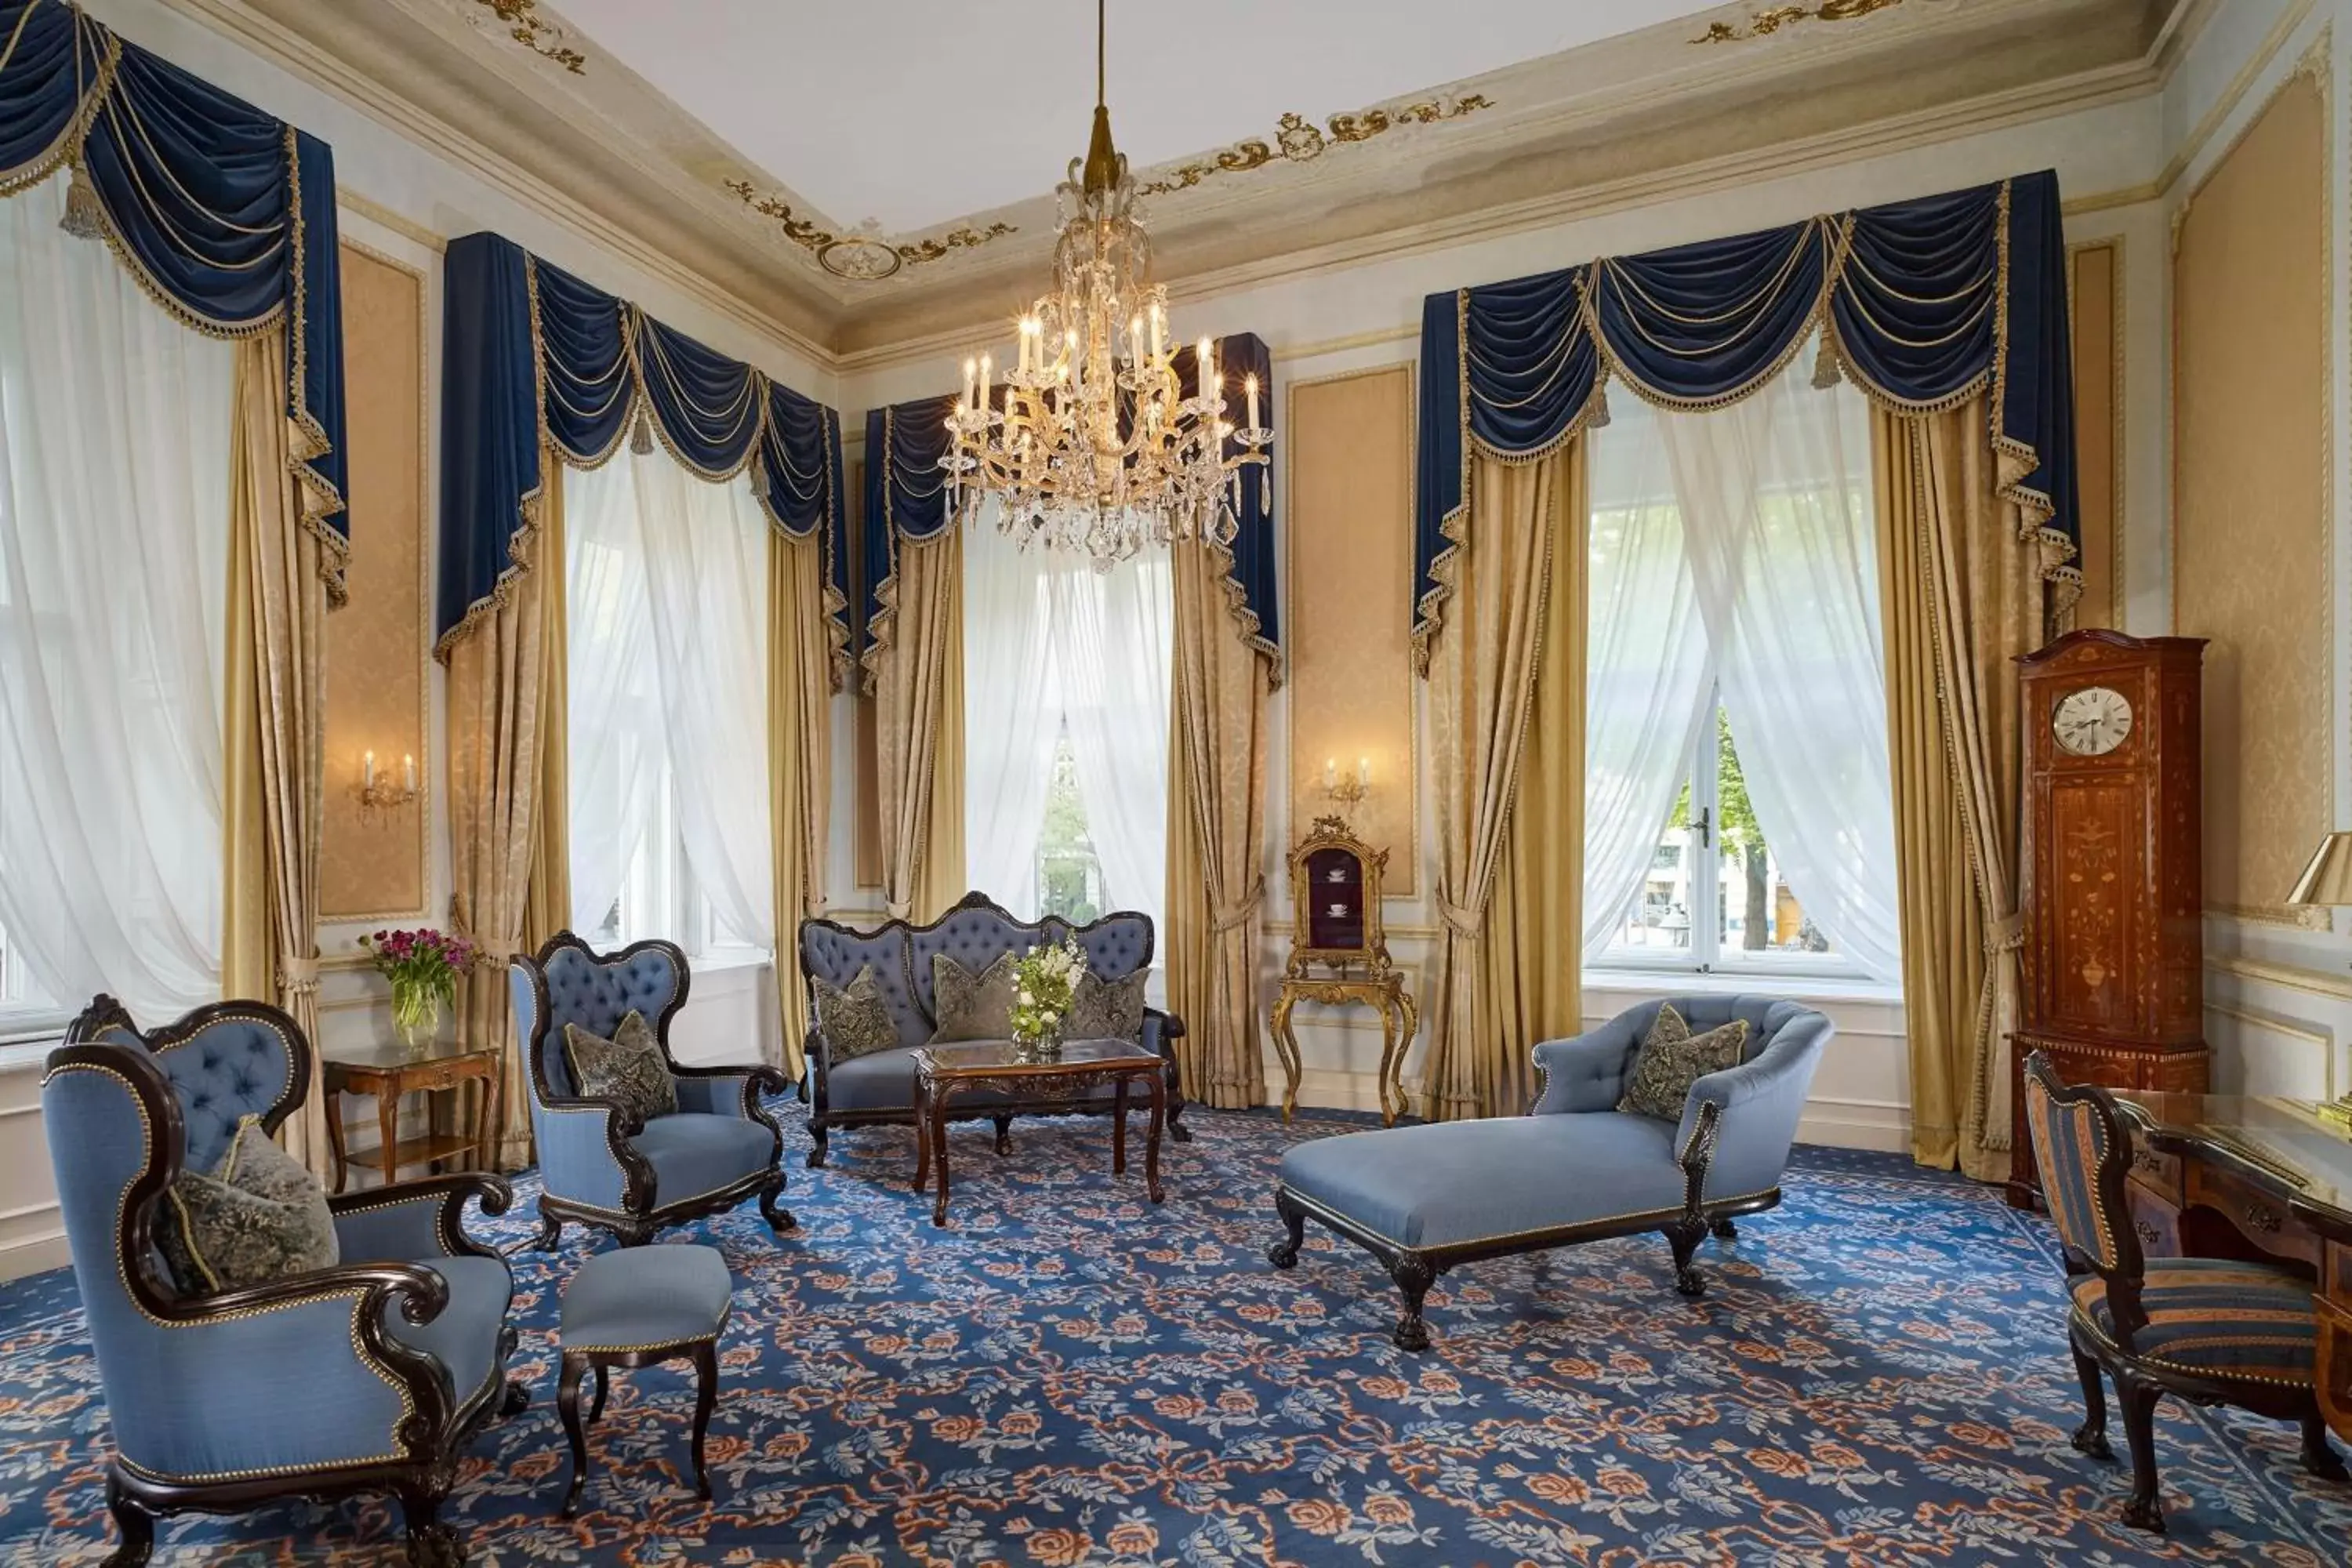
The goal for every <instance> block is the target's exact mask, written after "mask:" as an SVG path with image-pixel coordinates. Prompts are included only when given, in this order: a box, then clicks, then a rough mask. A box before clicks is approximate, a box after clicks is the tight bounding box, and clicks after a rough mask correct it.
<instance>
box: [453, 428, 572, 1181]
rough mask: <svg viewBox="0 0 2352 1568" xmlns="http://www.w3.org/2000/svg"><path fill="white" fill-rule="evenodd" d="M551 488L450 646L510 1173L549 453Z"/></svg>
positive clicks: (518, 1139) (535, 782)
mask: <svg viewBox="0 0 2352 1568" xmlns="http://www.w3.org/2000/svg"><path fill="white" fill-rule="evenodd" d="M540 476H541V480H540V482H541V490H540V492H539V493H538V494H535V495H532V496H530V497H527V498H526V499H525V500H524V501H523V521H522V526H521V527H520V529H519V530H517V531H516V533H515V535H514V540H513V542H512V543H511V544H510V545H509V558H510V561H511V564H510V565H509V567H508V569H507V571H506V573H505V574H504V575H502V576H501V577H500V578H499V586H498V591H497V595H496V596H495V597H494V598H493V600H492V601H491V602H490V604H489V605H488V606H487V607H486V608H484V609H483V610H482V611H481V612H480V613H478V615H476V616H473V617H472V618H471V619H470V620H469V621H468V623H467V625H466V626H464V627H463V628H461V629H460V631H459V632H458V634H457V637H456V638H455V639H454V640H453V641H452V642H450V643H449V644H447V645H446V649H445V657H446V660H447V663H448V671H449V674H448V693H449V701H448V710H449V871H450V880H451V883H452V892H451V897H450V913H451V915H452V917H453V921H454V923H455V924H456V926H457V930H458V931H460V932H461V933H463V934H464V935H465V936H467V938H469V939H470V940H471V941H472V942H474V943H475V944H476V945H477V946H478V948H479V949H480V952H481V957H480V959H479V960H478V963H476V965H475V968H474V971H473V973H471V974H469V975H467V977H466V978H465V979H464V980H463V981H462V982H461V983H460V984H459V985H458V988H457V1018H458V1028H459V1030H460V1031H461V1036H462V1037H463V1038H464V1039H465V1040H466V1041H467V1044H468V1045H470V1046H472V1047H474V1048H476V1049H484V1048H490V1049H495V1050H497V1051H498V1052H499V1055H500V1058H501V1059H502V1060H503V1061H504V1062H505V1064H506V1078H505V1084H504V1089H505V1094H504V1105H505V1119H506V1126H505V1128H504V1130H503V1135H502V1137H501V1139H500V1142H499V1162H498V1163H499V1167H500V1168H501V1169H505V1170H512V1169H515V1168H517V1167H519V1166H521V1165H524V1164H528V1163H530V1092H529V1089H528V1086H527V1085H526V1083H525V1082H524V1075H523V1064H522V1058H521V1054H520V1048H519V1042H518V1041H517V1040H516V1038H515V1031H514V1013H513V1010H512V1008H511V1007H510V1005H509V1002H508V994H507V961H508V960H509V958H511V957H512V956H513V955H514V954H515V952H517V951H518V950H519V949H520V946H521V944H522V938H523V923H524V919H525V915H526V913H527V904H528V900H529V893H530V872H531V867H532V863H533V861H534V859H535V858H537V852H538V847H539V823H538V820H537V817H536V816H535V814H534V807H535V806H536V805H537V804H538V799H539V795H540V776H541V767H542V763H543V756H542V751H541V748H542V744H543V742H542V739H541V722H542V718H541V715H542V710H543V709H544V708H545V706H546V705H547V703H548V695H547V677H548V649H547V631H546V628H545V625H544V618H545V614H546V607H547V605H548V603H549V600H550V597H551V595H554V594H556V592H557V591H558V590H559V589H560V588H561V586H562V570H561V566H560V565H558V566H557V568H556V570H555V572H554V574H552V583H553V586H552V587H551V576H550V575H549V574H545V573H542V572H541V571H539V570H534V568H537V567H540V566H541V565H543V564H544V563H546V562H547V561H548V560H549V559H551V558H554V557H557V556H558V555H559V553H560V550H559V546H560V539H557V538H555V537H553V535H554V530H553V529H552V528H551V527H550V518H551V516H555V517H558V519H559V521H557V523H556V525H555V526H556V527H560V526H561V522H560V511H559V509H560V507H561V505H562V502H561V491H562V482H563V469H562V459H561V458H558V457H557V456H556V454H555V453H554V452H552V451H550V450H544V449H543V450H541V453H540Z"/></svg>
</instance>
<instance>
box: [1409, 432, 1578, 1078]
mask: <svg viewBox="0 0 2352 1568" xmlns="http://www.w3.org/2000/svg"><path fill="white" fill-rule="evenodd" d="M1471 461H1472V462H1473V463H1474V464H1475V469H1474V472H1473V475H1472V483H1471V500H1470V515H1469V517H1468V519H1467V520H1466V521H1468V523H1469V529H1468V531H1467V537H1468V542H1465V543H1464V544H1462V545H1461V546H1460V547H1459V548H1458V551H1457V552H1455V553H1454V557H1453V559H1452V561H1451V562H1447V563H1443V565H1444V567H1445V568H1450V571H1448V572H1447V575H1448V576H1449V577H1450V579H1451V583H1452V587H1453V593H1452V595H1451V596H1450V598H1449V600H1448V602H1447V605H1446V610H1445V619H1444V626H1443V627H1442V628H1441V629H1440V630H1439V632H1438V633H1437V637H1436V639H1435V642H1434V644H1433V648H1432V652H1431V660H1430V669H1429V683H1430V693H1429V700H1430V718H1431V724H1432V728H1433V731H1434V737H1435V745H1434V747H1433V751H1434V753H1435V757H1434V761H1435V771H1436V781H1435V782H1436V790H1437V834H1438V876H1439V881H1438V889H1437V906H1438V913H1439V915H1440V917H1441V919H1442V920H1443V922H1444V952H1443V955H1442V964H1443V967H1442V969H1441V971H1440V979H1439V985H1438V994H1439V998H1440V1001H1439V1005H1438V1006H1437V1008H1436V1009H1434V1012H1435V1020H1434V1021H1435V1024H1436V1033H1435V1036H1434V1038H1433V1046H1432V1049H1431V1052H1430V1059H1429V1068H1428V1075H1427V1076H1428V1082H1429V1084H1430V1086H1431V1088H1430V1092H1431V1099H1432V1106H1431V1110H1432V1111H1433V1114H1434V1116H1435V1117H1436V1118H1437V1119H1439V1120H1444V1121H1455V1120H1461V1119H1465V1118H1468V1117H1476V1116H1496V1115H1503V1114H1507V1113H1511V1112H1516V1111H1518V1110H1524V1109H1525V1106H1526V1093H1527V1083H1528V1071H1529V1069H1528V1063H1527V1061H1526V1059H1525V1058H1526V1049H1525V1047H1526V1046H1527V1045H1528V1044H1530V1043H1532V1042H1524V1041H1516V1040H1507V1039H1506V1038H1505V1037H1503V1036H1502V1035H1501V1034H1500V1032H1498V1031H1497V1030H1496V1027H1495V1026H1496V1019H1497V1018H1498V1017H1499V1016H1502V1009H1501V1005H1500V1003H1499V1002H1497V1001H1493V1000H1488V999H1486V998H1483V997H1482V995H1481V993H1482V991H1485V990H1486V989H1489V988H1490V987H1491V986H1492V984H1493V982H1492V981H1490V980H1488V979H1487V976H1488V975H1489V974H1490V973H1494V974H1503V975H1507V973H1509V971H1510V970H1511V968H1512V967H1513V963H1514V959H1515V958H1516V955H1517V950H1518V947H1519V943H1520V942H1521V940H1522V939H1521V937H1520V935H1519V933H1518V932H1517V929H1516V924H1515V923H1514V924H1513V925H1512V926H1511V927H1509V928H1507V927H1506V926H1505V925H1503V924H1502V923H1499V922H1497V921H1493V920H1490V915H1492V914H1493V913H1494V912H1495V911H1494V910H1492V908H1491V905H1492V900H1493V896H1494V892H1495V889H1496V881H1497V879H1498V873H1499V871H1500V868H1501V866H1502V863H1503V861H1504V859H1505V847H1506V842H1507V829H1508V827H1509V824H1510V819H1511V815H1512V811H1511V808H1512V803H1513V800H1514V798H1515V795H1516V793H1517V788H1518V784H1519V770H1520V759H1521V756H1522V754H1523V752H1524V750H1525V742H1526V739H1527V735H1528V729H1529V727H1530V726H1529V721H1530V718H1531V716H1532V715H1533V714H1534V712H1535V709H1536V692H1537V688H1538V685H1539V681H1538V671H1539V670H1540V669H1541V668H1542V667H1543V664H1544V654H1545V651H1546V645H1545V625H1546V619H1547V615H1548V611H1549V600H1550V598H1551V596H1552V595H1551V591H1550V590H1551V584H1552V573H1553V565H1554V556H1555V553H1556V552H1557V551H1558V550H1559V549H1562V548H1570V549H1572V543H1573V540H1574V539H1575V537H1577V534H1576V533H1571V532H1570V531H1566V530H1564V529H1563V528H1562V526H1561V524H1562V520H1563V518H1564V517H1566V516H1567V515H1569V513H1570V511H1571V510H1572V509H1573V508H1575V507H1576V506H1578V505H1580V504H1581V498H1582V496H1583V494H1584V489H1585V486H1584V478H1583V465H1584V454H1583V441H1582V439H1581V438H1580V437H1579V438H1575V439H1571V440H1570V441H1569V442H1568V443H1567V444H1566V445H1564V446H1563V447H1560V448H1559V450H1557V451H1555V452H1553V453H1551V454H1549V456H1546V457H1543V458H1538V459H1536V460H1534V461H1532V462H1526V463H1505V462H1502V461H1499V460H1497V459H1496V458H1490V457H1487V456H1486V455H1484V454H1476V455H1474V456H1473V458H1472V459H1471ZM1578 532H1580V531H1578ZM1570 574H1571V575H1574V576H1578V577H1579V578H1580V574H1579V573H1576V572H1575V571H1574V570H1573V567H1571V569H1570ZM1555 651H1559V650H1555ZM1563 657H1568V658H1577V659H1578V660H1579V663H1580V655H1579V654H1577V653H1574V652H1570V653H1566V654H1563ZM1569 700H1570V702H1572V703H1573V705H1574V706H1575V707H1576V708H1577V709H1578V710H1580V709H1581V706H1582V703H1581V700H1580V698H1574V697H1571V698H1570V699H1569ZM1567 743H1569V744H1574V743H1575V742H1567ZM1573 793H1575V794H1577V795H1581V793H1582V783H1581V781H1580V780H1579V781H1577V782H1576V783H1575V784H1574V785H1573ZM1578 815H1579V816H1581V810H1580V809H1579V812H1578ZM1534 869H1535V868H1533V867H1531V870H1534ZM1540 879H1541V875H1540V872H1539V871H1537V872H1536V875H1535V876H1534V878H1532V879H1531V880H1536V881H1539V880H1540ZM1513 881H1514V897H1513V907H1512V909H1511V910H1509V911H1507V912H1508V913H1510V914H1511V915H1513V916H1514V917H1515V916H1516V914H1517V912H1518V910H1519V909H1521V908H1523V907H1528V906H1529V903H1530V901H1534V900H1540V898H1541V896H1542V895H1541V889H1539V888H1538V887H1536V886H1530V887H1528V888H1527V889H1519V888H1518V887H1517V878H1516V877H1515V878H1514V879H1513ZM1554 892H1555V894H1556V893H1557V892H1558V889H1554ZM1487 943H1493V944H1496V945H1498V946H1506V947H1508V948H1510V949H1511V950H1512V954H1513V957H1512V958H1507V957H1505V956H1503V955H1501V954H1495V955H1491V956H1490V955H1489V954H1487V953H1486V952H1485V951H1484V944H1487ZM1579 946H1580V942H1577V941H1573V940H1572V941H1570V942H1566V943H1564V944H1561V945H1558V946H1555V947H1553V948H1551V950H1550V951H1549V953H1544V952H1538V953H1537V954H1536V956H1538V958H1539V959H1541V960H1542V961H1544V962H1549V963H1557V964H1561V965H1564V966H1571V967H1572V966H1573V965H1575V964H1576V963H1577V962H1578V961H1577V957H1576V953H1577V950H1578V947H1579ZM1568 984H1571V985H1572V984H1574V983H1573V982H1572V981H1570V982H1568ZM1526 1001H1527V999H1525V998H1521V997H1517V996H1516V995H1515V997H1514V1000H1513V1001H1512V1003H1511V1005H1510V1011H1511V1013H1512V1014H1514V1015H1516V1014H1517V1012H1518V1010H1519V1009H1520V1008H1521V1006H1522V1005H1526Z"/></svg>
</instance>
